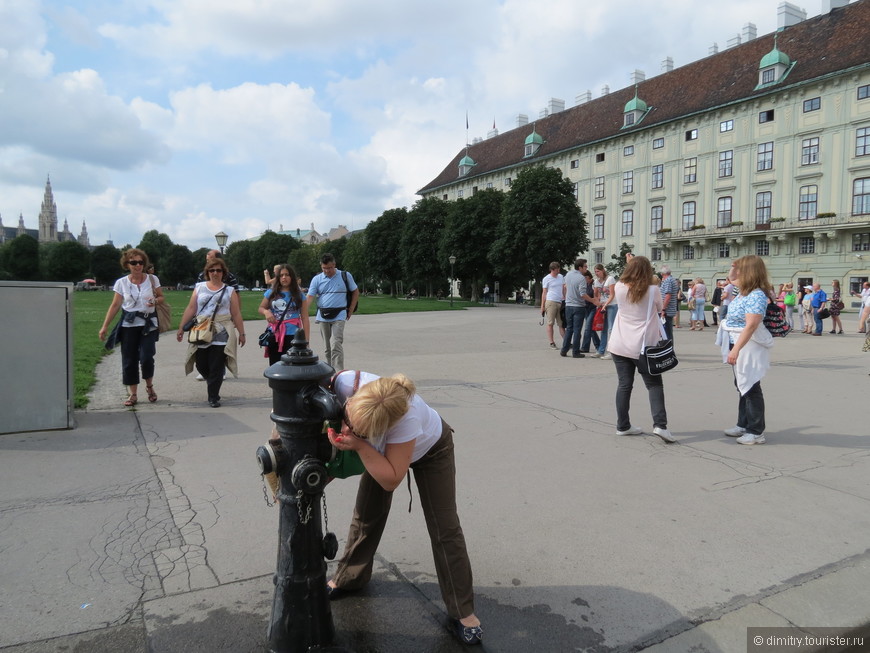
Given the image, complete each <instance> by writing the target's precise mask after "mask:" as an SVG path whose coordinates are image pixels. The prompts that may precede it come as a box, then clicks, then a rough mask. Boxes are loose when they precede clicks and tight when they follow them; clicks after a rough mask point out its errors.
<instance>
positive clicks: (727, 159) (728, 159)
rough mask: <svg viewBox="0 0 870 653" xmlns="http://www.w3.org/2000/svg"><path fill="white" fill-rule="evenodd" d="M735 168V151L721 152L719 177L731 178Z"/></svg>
mask: <svg viewBox="0 0 870 653" xmlns="http://www.w3.org/2000/svg"><path fill="white" fill-rule="evenodd" d="M733 166H734V150H725V151H724V152H719V176H720V177H730V176H731V174H732V171H733V169H734V168H733Z"/></svg>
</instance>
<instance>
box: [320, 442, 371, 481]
mask: <svg viewBox="0 0 870 653" xmlns="http://www.w3.org/2000/svg"><path fill="white" fill-rule="evenodd" d="M326 471H327V473H328V474H329V475H330V476H331V477H332V478H348V477H350V476H359V475H360V474H362V473H363V472H364V471H366V467H365V465H363V461H362V460H360V457H359V454H358V453H357V452H356V451H344V450H339V449H336V448H335V447H333V448H332V459H331V460H330V461H329V462H328V463H326Z"/></svg>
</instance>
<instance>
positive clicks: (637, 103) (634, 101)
mask: <svg viewBox="0 0 870 653" xmlns="http://www.w3.org/2000/svg"><path fill="white" fill-rule="evenodd" d="M646 110H647V106H646V102H644V101H643V100H641V99H640V98H639V97H637V95H635V96H634V97H633V98H631V99H630V100H629V101H628V102H626V103H625V108H624V109H623V110H622V112H623V113H628V112H630V111H640V112H641V113H644V112H646Z"/></svg>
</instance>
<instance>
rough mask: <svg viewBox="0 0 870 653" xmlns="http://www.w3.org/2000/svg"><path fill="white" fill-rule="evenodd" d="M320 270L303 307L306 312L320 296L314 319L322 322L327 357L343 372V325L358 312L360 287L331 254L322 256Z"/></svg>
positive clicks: (337, 370)
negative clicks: (337, 265) (336, 262)
mask: <svg viewBox="0 0 870 653" xmlns="http://www.w3.org/2000/svg"><path fill="white" fill-rule="evenodd" d="M320 269H321V273H320V274H318V275H317V276H316V277H314V278H313V279H312V280H311V284H310V285H309V286H308V298H307V299H306V301H305V307H304V308H303V309H302V310H303V311H305V312H306V313H307V312H308V307H309V306H310V305H311V302H312V301H313V300H314V299H315V298H316V299H317V316H316V317H315V322H317V324H319V325H320V335H321V336H323V346H324V347H325V349H326V357H325V359H324V360H326V361H327V362H328V363H329V364H330V365H332V367H333V368H335V371H336V372H340V371H341V370H343V369H344V325H345V323H346V322H347V321H348V320H349V319H350V316H351V315H353V313H354V311H356V306H357V302H358V301H359V288H358V287H357V285H356V282H355V281H354V280H353V276H352V275H351V274H350V272H346V271H344V270H339V269H338V268H337V267H336V265H335V257H334V256H333V255H332V254H324V255H323V256H321V257H320ZM306 335H307V334H306ZM308 337H309V339H310V337H311V336H308Z"/></svg>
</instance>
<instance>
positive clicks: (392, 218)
mask: <svg viewBox="0 0 870 653" xmlns="http://www.w3.org/2000/svg"><path fill="white" fill-rule="evenodd" d="M407 220H408V209H406V208H404V207H403V208H400V209H388V210H386V211H384V212H383V213H382V214H381V215H380V217H379V218H378V219H377V220H374V221H372V222H370V223H369V224H368V226H367V227H366V230H365V238H366V264H367V268H368V270H369V273H370V274H371V278H372V279H373V280H374V281H375V282H376V283H378V284H380V285H382V286H383V285H386V286H388V287H389V289H390V291H389V292H390V294H391V295H394V294H395V293H396V286H395V284H396V281H397V280H398V279H400V278H401V270H400V268H399V260H400V256H399V252H400V242H401V239H402V230H403V229H404V226H405V223H406V222H407Z"/></svg>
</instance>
